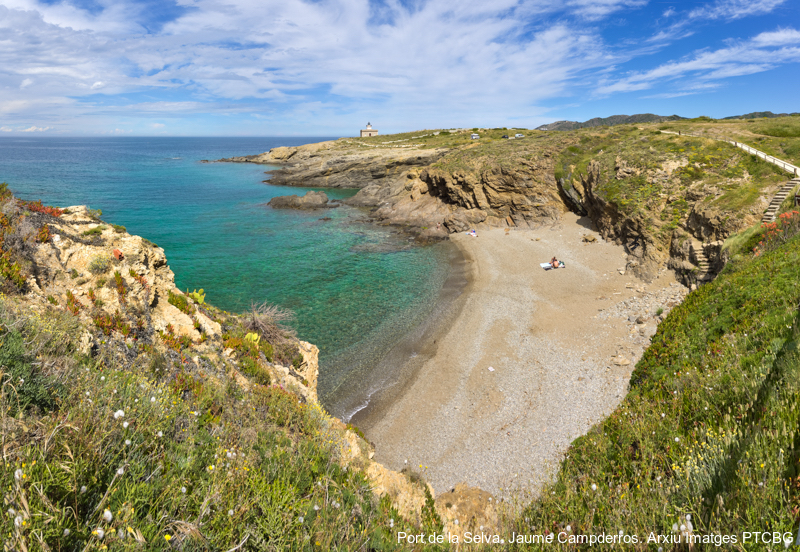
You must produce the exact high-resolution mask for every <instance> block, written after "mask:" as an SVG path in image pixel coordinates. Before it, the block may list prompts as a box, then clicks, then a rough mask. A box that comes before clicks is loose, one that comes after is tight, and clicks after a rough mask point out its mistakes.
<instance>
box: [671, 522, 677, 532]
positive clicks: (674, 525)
mask: <svg viewBox="0 0 800 552" xmlns="http://www.w3.org/2000/svg"><path fill="white" fill-rule="evenodd" d="M672 531H673V532H675V533H677V532H678V524H677V523H673V524H672Z"/></svg>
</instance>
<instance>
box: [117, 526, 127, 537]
mask: <svg viewBox="0 0 800 552" xmlns="http://www.w3.org/2000/svg"><path fill="white" fill-rule="evenodd" d="M117 538H118V539H119V540H125V529H123V528H122V527H120V528H119V529H117Z"/></svg>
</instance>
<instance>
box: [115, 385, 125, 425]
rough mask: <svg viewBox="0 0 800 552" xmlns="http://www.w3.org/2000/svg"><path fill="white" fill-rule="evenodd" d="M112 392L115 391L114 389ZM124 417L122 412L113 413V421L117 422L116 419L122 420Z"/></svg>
mask: <svg viewBox="0 0 800 552" xmlns="http://www.w3.org/2000/svg"><path fill="white" fill-rule="evenodd" d="M114 391H116V389H115V390H114ZM124 417H125V411H124V410H117V411H116V412H114V419H115V420H118V419H120V418H124Z"/></svg>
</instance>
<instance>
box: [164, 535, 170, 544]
mask: <svg viewBox="0 0 800 552" xmlns="http://www.w3.org/2000/svg"><path fill="white" fill-rule="evenodd" d="M164 540H165V541H167V542H169V541H170V540H172V535H169V534H167V535H164Z"/></svg>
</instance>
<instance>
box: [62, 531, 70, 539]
mask: <svg viewBox="0 0 800 552" xmlns="http://www.w3.org/2000/svg"><path fill="white" fill-rule="evenodd" d="M62 536H64V537H68V536H69V529H64V532H63V533H62Z"/></svg>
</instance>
